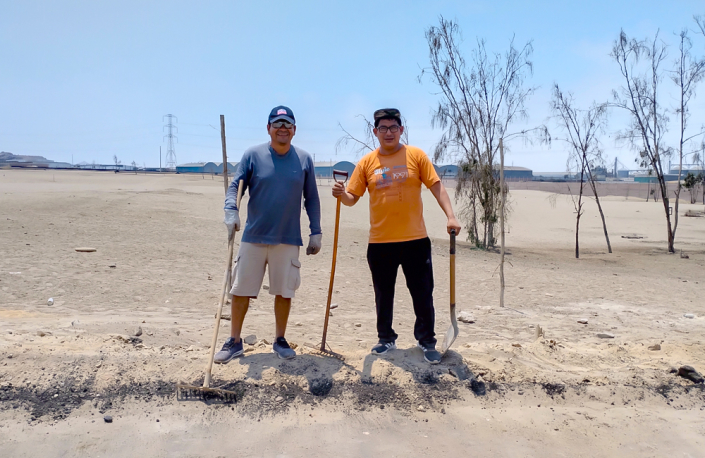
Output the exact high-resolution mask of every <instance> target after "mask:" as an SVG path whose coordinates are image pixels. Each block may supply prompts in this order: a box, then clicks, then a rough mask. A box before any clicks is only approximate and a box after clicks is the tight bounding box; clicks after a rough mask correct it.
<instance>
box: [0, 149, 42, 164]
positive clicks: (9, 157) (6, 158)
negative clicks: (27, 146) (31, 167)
mask: <svg viewBox="0 0 705 458" xmlns="http://www.w3.org/2000/svg"><path fill="white" fill-rule="evenodd" d="M0 162H30V163H37V162H40V163H47V162H54V161H50V160H49V159H47V158H45V157H44V156H20V155H18V154H12V153H8V152H7V151H1V152H0Z"/></svg>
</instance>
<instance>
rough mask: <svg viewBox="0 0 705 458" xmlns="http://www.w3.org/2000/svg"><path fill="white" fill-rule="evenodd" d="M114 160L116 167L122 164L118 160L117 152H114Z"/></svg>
mask: <svg viewBox="0 0 705 458" xmlns="http://www.w3.org/2000/svg"><path fill="white" fill-rule="evenodd" d="M113 162H115V166H116V167H117V166H118V165H120V164H121V162H120V161H119V160H118V157H117V154H113Z"/></svg>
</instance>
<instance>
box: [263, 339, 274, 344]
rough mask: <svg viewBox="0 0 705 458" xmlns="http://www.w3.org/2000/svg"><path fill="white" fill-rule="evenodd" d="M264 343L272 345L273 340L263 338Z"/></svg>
mask: <svg viewBox="0 0 705 458" xmlns="http://www.w3.org/2000/svg"><path fill="white" fill-rule="evenodd" d="M262 343H263V344H265V345H272V342H270V341H269V340H267V339H262Z"/></svg>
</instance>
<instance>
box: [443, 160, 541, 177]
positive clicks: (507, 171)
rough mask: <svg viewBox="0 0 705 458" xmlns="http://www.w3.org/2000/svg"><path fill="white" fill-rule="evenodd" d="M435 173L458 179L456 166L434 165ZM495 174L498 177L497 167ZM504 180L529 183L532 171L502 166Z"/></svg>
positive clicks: (524, 168)
mask: <svg viewBox="0 0 705 458" xmlns="http://www.w3.org/2000/svg"><path fill="white" fill-rule="evenodd" d="M433 167H434V168H435V169H436V173H437V174H438V176H439V177H440V178H441V180H443V179H451V180H453V179H455V178H457V177H458V166H457V165H453V164H450V165H434V166H433ZM495 173H496V174H497V176H498V177H499V166H495ZM504 178H505V179H506V180H510V181H531V180H532V179H533V171H532V170H531V169H527V168H526V167H513V166H507V165H505V166H504Z"/></svg>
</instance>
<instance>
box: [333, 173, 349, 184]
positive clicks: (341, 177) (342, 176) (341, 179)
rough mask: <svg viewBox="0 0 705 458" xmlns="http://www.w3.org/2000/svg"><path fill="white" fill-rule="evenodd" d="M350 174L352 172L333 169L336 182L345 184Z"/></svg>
mask: <svg viewBox="0 0 705 458" xmlns="http://www.w3.org/2000/svg"><path fill="white" fill-rule="evenodd" d="M349 176H350V173H349V172H346V171H344V170H333V180H335V182H336V183H343V184H345V182H346V181H348V177H349Z"/></svg>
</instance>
